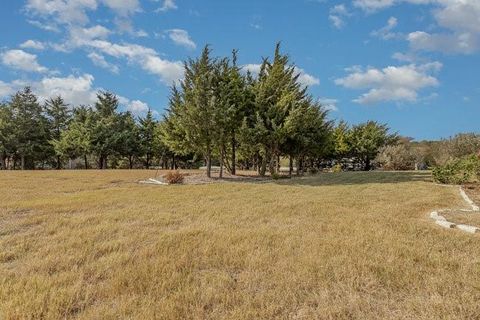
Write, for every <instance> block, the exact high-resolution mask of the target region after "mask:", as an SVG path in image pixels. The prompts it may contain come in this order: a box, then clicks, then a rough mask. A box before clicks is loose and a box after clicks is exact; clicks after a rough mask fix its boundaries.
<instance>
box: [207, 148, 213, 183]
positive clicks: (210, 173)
mask: <svg viewBox="0 0 480 320" xmlns="http://www.w3.org/2000/svg"><path fill="white" fill-rule="evenodd" d="M206 160H207V177H208V178H211V176H212V159H211V156H210V152H209V153H208V154H207V159H206Z"/></svg>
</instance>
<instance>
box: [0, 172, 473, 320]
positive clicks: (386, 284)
mask: <svg viewBox="0 0 480 320" xmlns="http://www.w3.org/2000/svg"><path fill="white" fill-rule="evenodd" d="M151 176H152V172H151V171H150V172H147V171H105V172H99V171H88V172H82V171H63V172H53V171H52V172H0V181H1V183H2V184H1V185H2V189H1V192H0V319H2V320H3V319H478V318H479V317H480V303H479V301H480V237H479V236H478V235H470V234H466V233H463V232H459V231H454V230H445V229H442V228H440V227H438V226H436V225H435V224H434V223H433V222H432V220H431V219H430V218H429V217H428V213H429V212H430V211H432V210H433V209H437V208H448V207H454V206H458V207H464V203H463V202H462V199H461V197H460V196H459V195H458V190H457V189H455V188H445V187H440V186H436V185H434V184H432V183H430V182H425V181H422V180H424V178H425V177H423V176H419V175H417V174H415V173H405V174H401V173H342V174H321V175H318V176H316V177H311V178H304V179H299V180H292V181H283V180H282V181H279V182H278V183H274V182H272V183H261V184H260V183H257V184H254V183H245V182H237V183H223V184H209V185H183V186H149V185H139V184H137V183H136V182H137V181H138V180H140V179H145V178H148V177H151Z"/></svg>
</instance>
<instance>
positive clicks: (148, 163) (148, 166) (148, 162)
mask: <svg viewBox="0 0 480 320" xmlns="http://www.w3.org/2000/svg"><path fill="white" fill-rule="evenodd" d="M146 167H147V170H148V169H150V155H149V154H148V153H147V163H146Z"/></svg>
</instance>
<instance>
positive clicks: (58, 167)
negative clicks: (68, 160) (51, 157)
mask: <svg viewBox="0 0 480 320" xmlns="http://www.w3.org/2000/svg"><path fill="white" fill-rule="evenodd" d="M61 167H62V162H61V160H60V156H57V170H60V169H61Z"/></svg>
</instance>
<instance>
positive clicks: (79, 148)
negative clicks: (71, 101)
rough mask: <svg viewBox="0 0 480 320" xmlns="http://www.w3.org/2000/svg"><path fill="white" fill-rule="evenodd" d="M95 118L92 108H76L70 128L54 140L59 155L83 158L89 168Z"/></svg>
mask: <svg viewBox="0 0 480 320" xmlns="http://www.w3.org/2000/svg"><path fill="white" fill-rule="evenodd" d="M93 118H94V112H93V111H92V110H91V109H90V108H87V107H84V106H81V107H78V108H75V109H74V111H73V117H72V120H71V121H70V124H69V126H68V128H67V129H66V130H63V131H62V132H61V133H60V138H59V139H58V140H53V146H54V149H55V153H56V154H57V156H59V157H62V158H67V159H69V160H74V159H76V158H83V161H84V167H85V169H88V167H89V166H88V155H89V154H90V153H91V152H92V146H91V135H92V131H93Z"/></svg>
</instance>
